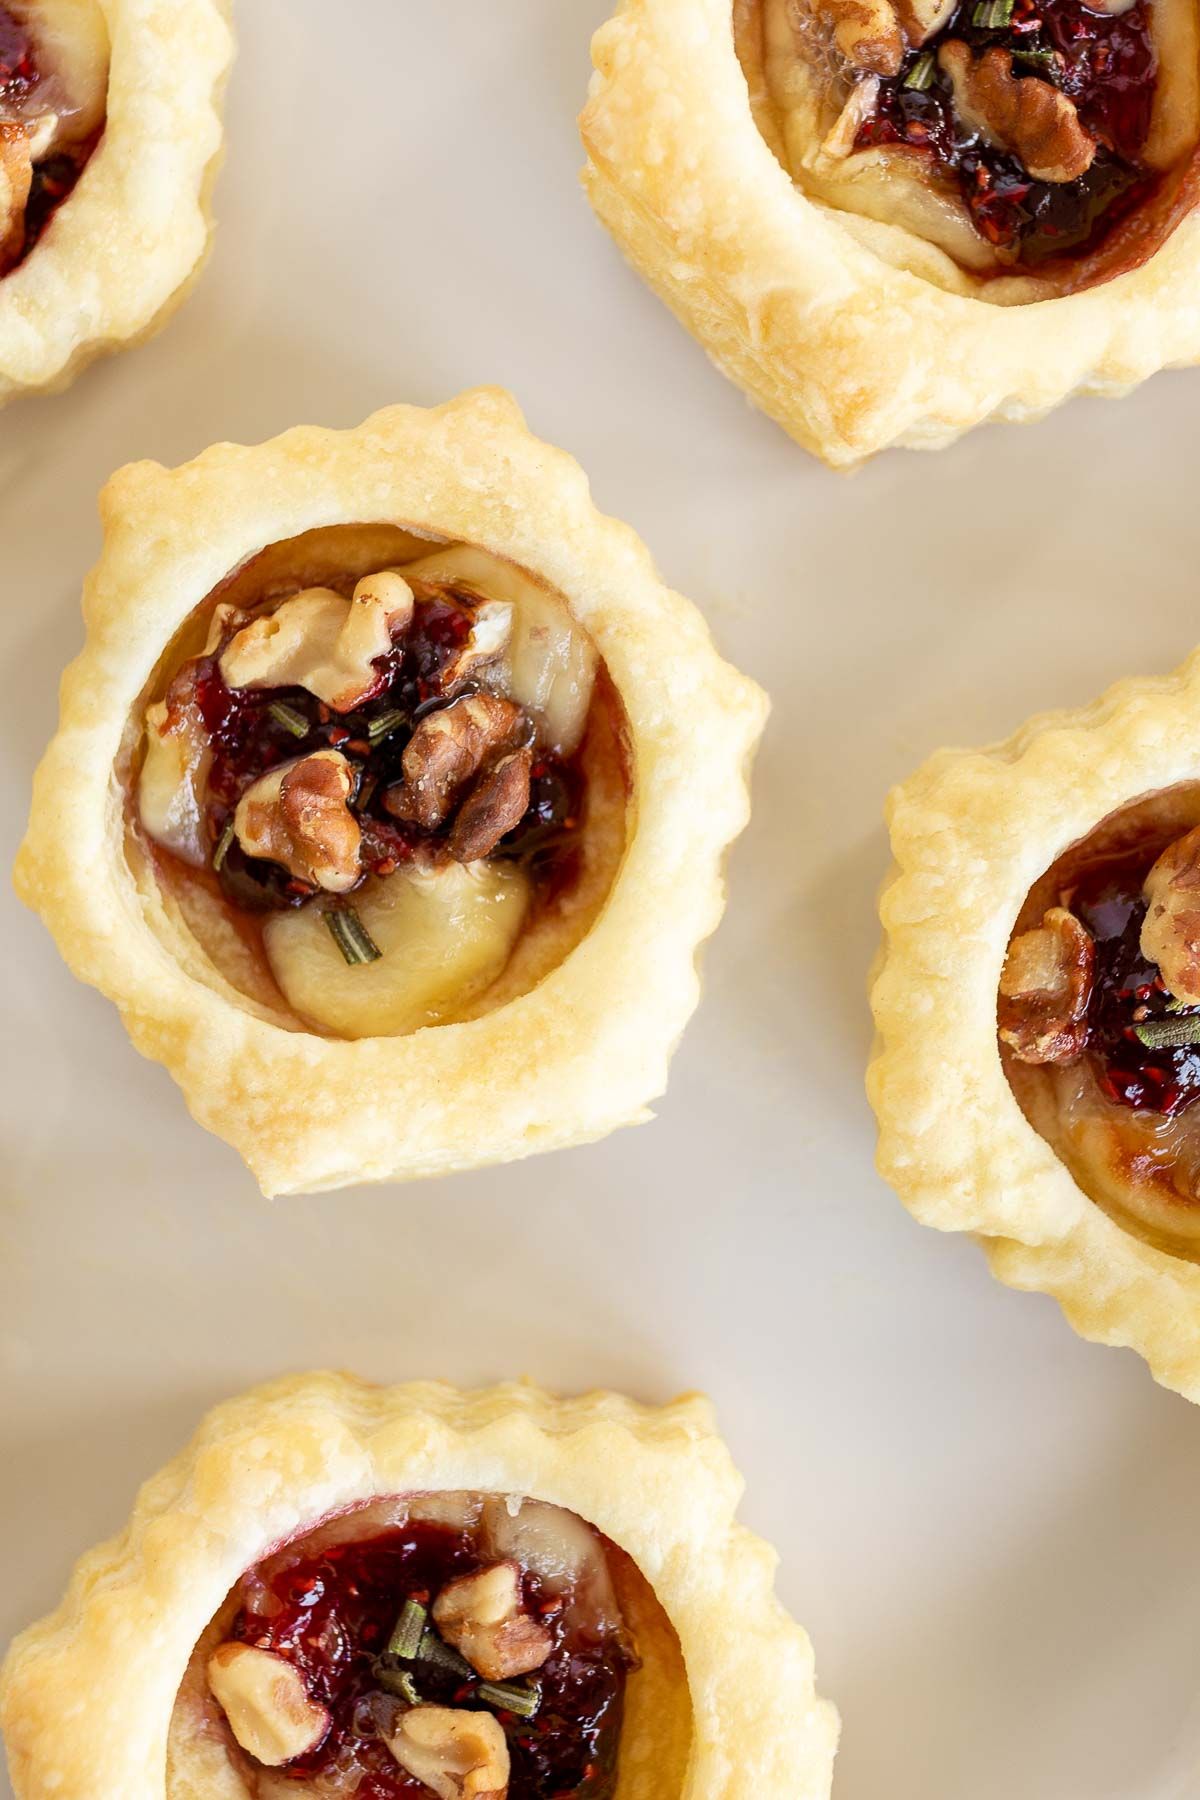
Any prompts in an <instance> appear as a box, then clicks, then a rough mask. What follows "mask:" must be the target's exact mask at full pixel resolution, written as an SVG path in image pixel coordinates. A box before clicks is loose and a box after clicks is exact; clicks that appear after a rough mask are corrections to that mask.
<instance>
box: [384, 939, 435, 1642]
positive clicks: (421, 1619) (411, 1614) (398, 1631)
mask: <svg viewBox="0 0 1200 1800" xmlns="http://www.w3.org/2000/svg"><path fill="white" fill-rule="evenodd" d="M378 954H379V953H378V951H376V955H378ZM428 1616H429V1615H428V1613H427V1612H426V1610H425V1608H424V1607H423V1606H422V1605H421V1603H420V1601H418V1600H406V1601H405V1602H404V1611H403V1612H402V1613H401V1614H400V1617H399V1618H398V1619H397V1620H396V1623H395V1626H394V1628H393V1630H392V1635H391V1637H390V1638H389V1639H388V1642H387V1653H388V1655H389V1656H399V1657H401V1658H402V1659H403V1660H404V1661H405V1662H411V1661H412V1659H413V1657H414V1656H415V1655H416V1654H417V1651H418V1650H419V1649H420V1648H421V1638H422V1635H423V1634H424V1631H425V1620H426V1619H427V1618H428Z"/></svg>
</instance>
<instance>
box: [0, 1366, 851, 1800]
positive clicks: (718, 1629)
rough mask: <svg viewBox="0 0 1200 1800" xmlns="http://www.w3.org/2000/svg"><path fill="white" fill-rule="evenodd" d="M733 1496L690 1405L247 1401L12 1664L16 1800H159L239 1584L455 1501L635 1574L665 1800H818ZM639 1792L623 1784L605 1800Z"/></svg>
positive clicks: (642, 1789)
mask: <svg viewBox="0 0 1200 1800" xmlns="http://www.w3.org/2000/svg"><path fill="white" fill-rule="evenodd" d="M742 1485H743V1484H742V1481H741V1478H740V1477H739V1476H738V1474H737V1471H736V1470H735V1468H734V1466H733V1463H732V1461H731V1459H730V1456H729V1452H728V1450H727V1449H726V1448H725V1445H724V1444H723V1442H722V1441H721V1439H720V1437H719V1436H718V1435H717V1432H716V1427H715V1423H714V1420H713V1416H712V1410H711V1407H710V1406H709V1403H708V1402H707V1401H706V1400H705V1399H703V1398H702V1397H700V1396H698V1395H689V1396H684V1397H683V1398H681V1399H679V1400H676V1401H674V1402H672V1403H670V1404H668V1405H666V1406H660V1407H650V1406H641V1405H638V1404H637V1403H635V1402H634V1401H632V1400H628V1399H626V1398H624V1397H622V1396H621V1395H617V1394H612V1393H602V1392H598V1393H591V1394H587V1395H584V1396H582V1397H580V1398H578V1399H557V1398H555V1397H553V1396H551V1395H549V1394H546V1393H544V1392H542V1391H541V1390H539V1389H537V1388H535V1387H532V1386H529V1385H526V1384H523V1383H506V1384H501V1385H499V1386H496V1387H492V1388H488V1389H483V1390H479V1391H476V1392H460V1391H458V1390H456V1389H454V1388H452V1387H450V1386H448V1385H446V1384H444V1383H439V1382H414V1383H409V1384H406V1385H403V1386H399V1387H393V1388H382V1387H374V1386H372V1385H371V1384H368V1383H366V1382H363V1381H360V1380H358V1379H357V1378H355V1377H353V1376H349V1375H341V1374H333V1373H317V1374H311V1375H300V1376H289V1377H285V1378H283V1379H281V1380H279V1381H276V1382H273V1383H270V1384H268V1385H266V1386H263V1387H261V1388H256V1389H253V1390H251V1391H250V1392H249V1393H246V1394H243V1395H240V1396H238V1397H237V1398H235V1399H232V1400H229V1401H226V1402H225V1403H223V1404H222V1405H220V1406H217V1407H216V1408H214V1409H213V1411H212V1412H210V1413H209V1414H208V1415H207V1417H206V1418H205V1420H204V1421H203V1422H202V1423H201V1425H200V1427H199V1429H198V1431H197V1432H196V1435H195V1436H194V1438H193V1439H192V1441H191V1443H190V1444H189V1445H188V1447H187V1448H186V1449H185V1450H184V1451H183V1452H182V1453H181V1454H180V1455H179V1456H177V1457H176V1458H175V1459H174V1461H173V1462H171V1463H169V1464H168V1465H167V1467H166V1468H164V1469H163V1470H162V1471H160V1473H159V1474H157V1475H156V1476H154V1477H153V1478H152V1479H151V1480H150V1481H148V1482H147V1483H146V1484H145V1485H144V1486H143V1487H142V1489H141V1491H140V1493H139V1494H138V1497H137V1501H136V1504H135V1507H134V1510H133V1515H132V1518H131V1519H130V1522H129V1524H128V1525H127V1527H126V1528H125V1530H124V1531H123V1532H122V1534H121V1535H120V1536H119V1537H116V1538H114V1539H112V1540H111V1541H109V1542H108V1543H105V1544H101V1545H99V1546H98V1547H97V1548H96V1549H94V1550H91V1551H89V1552H88V1553H87V1554H86V1555H84V1556H83V1557H82V1558H81V1559H80V1560H79V1562H78V1563H77V1564H76V1567H75V1570H74V1572H73V1574H72V1576H71V1580H70V1583H69V1585H68V1588H67V1591H66V1595H65V1597H64V1599H63V1601H62V1603H61V1604H60V1605H59V1607H58V1608H57V1609H56V1611H55V1612H53V1613H52V1614H50V1615H49V1617H47V1618H46V1619H43V1620H41V1621H40V1622H39V1623H37V1624H35V1625H32V1626H30V1627H29V1628H28V1629H27V1630H26V1631H24V1632H23V1633H22V1634H21V1635H20V1636H19V1637H18V1638H17V1639H16V1640H15V1642H14V1644H13V1645H12V1648H11V1649H10V1651H9V1654H8V1657H7V1660H6V1662H5V1665H4V1668H3V1670H2V1671H0V1723H2V1725H3V1730H4V1735H5V1740H6V1743H7V1747H8V1753H9V1759H10V1768H11V1771H12V1779H13V1786H14V1791H15V1793H16V1795H17V1800H50V1796H51V1795H53V1796H55V1797H56V1800H84V1797H85V1796H86V1795H92V1794H94V1793H96V1791H97V1785H98V1783H99V1784H100V1785H103V1787H104V1790H105V1792H108V1793H113V1794H116V1793H119V1794H121V1795H122V1797H123V1800H165V1796H166V1794H167V1793H168V1792H169V1789H168V1786H167V1782H168V1772H167V1757H166V1742H167V1734H168V1728H169V1724H170V1719H171V1715H172V1710H173V1708H174V1703H175V1697H176V1693H177V1691H178V1689H179V1685H180V1682H181V1680H182V1677H183V1674H184V1671H185V1668H186V1666H187V1663H188V1660H189V1658H190V1656H191V1654H192V1650H193V1648H194V1646H195V1644H196V1643H197V1642H198V1640H199V1639H200V1637H201V1635H202V1633H203V1632H204V1630H205V1628H206V1626H207V1625H208V1622H209V1620H210V1619H211V1618H212V1617H213V1616H214V1614H216V1612H217V1611H218V1609H219V1608H220V1606H221V1603H222V1601H223V1600H224V1599H225V1597H226V1595H227V1593H228V1592H229V1590H230V1589H231V1588H232V1587H233V1585H234V1583H235V1582H236V1581H237V1579H238V1577H239V1576H240V1575H241V1574H242V1573H243V1572H244V1571H245V1570H246V1569H247V1568H250V1567H252V1566H253V1565H254V1564H255V1563H256V1562H258V1561H260V1560H261V1559H262V1557H263V1556H264V1555H265V1554H266V1553H267V1552H268V1551H269V1550H270V1549H271V1548H272V1547H273V1546H274V1545H277V1544H278V1543H280V1542H282V1541H283V1540H285V1539H287V1538H290V1537H292V1536H293V1535H295V1534H296V1533H297V1532H298V1531H303V1530H304V1529H306V1528H307V1527H309V1526H311V1525H314V1524H316V1523H317V1522H318V1521H319V1519H320V1518H321V1517H323V1516H326V1515H327V1514H329V1513H330V1512H333V1511H336V1510H339V1509H341V1508H342V1507H344V1506H346V1505H352V1504H354V1503H355V1502H357V1501H361V1500H368V1499H373V1498H376V1497H381V1496H384V1495H389V1494H396V1493H404V1492H409V1491H429V1490H435V1491H436V1490H438V1489H443V1490H452V1489H464V1488H465V1489H470V1490H473V1491H483V1492H499V1493H520V1494H523V1495H526V1496H528V1497H529V1498H531V1499H538V1500H547V1501H550V1502H552V1503H553V1504H556V1505H560V1506H564V1507H566V1508H567V1509H568V1510H570V1511H572V1512H574V1513H577V1514H579V1515H580V1516H581V1517H583V1518H584V1519H587V1520H588V1521H589V1522H590V1523H592V1524H594V1525H595V1526H597V1527H598V1529H600V1530H601V1531H603V1532H604V1533H605V1535H606V1536H607V1537H609V1538H610V1539H612V1541H613V1542H615V1543H616V1544H618V1545H619V1546H620V1547H621V1548H622V1549H624V1550H625V1551H626V1552H627V1553H628V1554H629V1555H630V1556H631V1557H632V1558H633V1560H634V1562H635V1563H636V1564H637V1566H638V1567H639V1569H640V1570H641V1572H642V1574H643V1576H644V1577H645V1579H646V1580H647V1581H648V1582H649V1583H650V1585H651V1587H652V1588H653V1590H654V1592H655V1594H656V1596H657V1599H658V1601H659V1604H660V1606H661V1607H662V1609H663V1611H664V1613H665V1614H666V1616H667V1618H668V1619H669V1621H670V1623H671V1624H672V1626H673V1627H674V1629H675V1631H676V1633H677V1635H678V1638H679V1641H680V1645H681V1648H682V1650H683V1655H684V1660H685V1664H686V1669H687V1682H688V1690H689V1696H690V1700H691V1709H692V1721H693V1732H692V1740H691V1750H690V1754H689V1758H688V1764H687V1773H686V1776H685V1778H684V1781H683V1784H682V1788H681V1790H680V1800H717V1796H718V1795H720V1796H722V1797H723V1800H742V1797H743V1796H744V1797H745V1800H750V1797H751V1796H754V1797H755V1800H764V1797H768V1796H769V1797H771V1800H785V1797H790V1796H793V1795H796V1794H804V1795H806V1796H811V1797H812V1800H818V1797H819V1796H826V1795H828V1793H829V1788H830V1781H831V1774H832V1761H833V1753H834V1749H835V1745H836V1738H837V1729H838V1726H837V1714H836V1712H835V1710H834V1708H833V1706H832V1705H831V1704H830V1703H829V1702H828V1701H826V1700H822V1699H818V1698H817V1696H816V1692H815V1688H814V1674H813V1654H812V1647H811V1645H810V1643H809V1641H808V1638H807V1636H806V1635H805V1633H804V1631H803V1630H802V1628H801V1627H800V1626H799V1625H798V1624H797V1623H795V1622H794V1621H793V1620H792V1619H791V1618H790V1617H789V1616H788V1615H787V1614H786V1613H785V1612H784V1610H783V1608H782V1606H781V1605H780V1603H779V1601H778V1599H777V1598H776V1596H775V1593H774V1590H773V1582H774V1574H775V1568H776V1563H777V1560H778V1559H777V1557H776V1554H775V1552H774V1550H772V1549H771V1547H770V1546H769V1545H768V1544H766V1543H764V1542H763V1541H762V1540H761V1539H760V1538H758V1537H755V1536H754V1535H753V1534H752V1533H751V1532H749V1531H748V1530H747V1529H746V1528H745V1527H744V1526H742V1525H739V1524H738V1523H736V1521H735V1518H734V1514H735V1511H736V1508H737V1504H738V1501H739V1499H740V1497H741V1492H742ZM731 1616H736V1617H737V1620H738V1623H739V1629H738V1630H736V1631H730V1630H729V1628H728V1627H729V1621H730V1617H731ZM82 1692H86V1693H87V1694H88V1695H89V1699H90V1701H91V1702H92V1704H91V1705H89V1706H88V1707H87V1708H83V1707H81V1706H79V1704H78V1696H79V1694H80V1693H82ZM640 1760H641V1759H640V1758H639V1761H640ZM172 1775H174V1771H172ZM236 1785H237V1787H238V1788H239V1789H241V1788H242V1784H241V1783H240V1781H239V1782H238V1783H237V1784H236ZM243 1791H244V1789H243ZM648 1791H649V1790H648V1789H647V1787H646V1786H645V1785H644V1783H643V1781H642V1780H640V1779H638V1780H635V1781H633V1782H631V1783H629V1785H628V1787H627V1785H626V1783H625V1781H624V1780H623V1779H619V1781H618V1797H620V1796H622V1795H626V1796H627V1797H628V1800H634V1796H635V1795H638V1794H645V1793H647V1792H648Z"/></svg>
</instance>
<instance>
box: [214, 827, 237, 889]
mask: <svg viewBox="0 0 1200 1800" xmlns="http://www.w3.org/2000/svg"><path fill="white" fill-rule="evenodd" d="M232 842H233V819H232V818H229V819H227V820H226V822H225V829H224V831H223V832H222V833H221V835H220V837H219V838H218V839H217V847H216V849H215V850H214V851H213V853H212V866H213V869H214V870H215V872H216V873H217V874H218V875H219V874H220V872H221V868H222V865H223V864H224V861H225V858H226V857H227V856H228V855H229V846H230V844H232Z"/></svg>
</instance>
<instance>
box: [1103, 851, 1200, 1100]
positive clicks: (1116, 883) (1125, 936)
mask: <svg viewBox="0 0 1200 1800" xmlns="http://www.w3.org/2000/svg"><path fill="white" fill-rule="evenodd" d="M1167 841H1169V840H1166V841H1158V842H1154V843H1153V844H1150V845H1145V846H1143V847H1141V848H1139V849H1138V850H1136V851H1133V852H1127V853H1125V854H1124V855H1121V856H1117V857H1112V858H1108V859H1105V860H1104V861H1103V862H1099V863H1096V864H1093V865H1092V866H1091V867H1090V868H1088V869H1086V870H1085V871H1084V873H1083V874H1082V876H1081V878H1080V880H1079V883H1078V885H1077V886H1076V888H1075V891H1074V893H1073V894H1072V895H1071V911H1072V912H1073V913H1074V914H1075V916H1076V918H1077V919H1079V920H1080V921H1081V923H1082V924H1084V925H1086V926H1087V928H1088V930H1089V931H1090V932H1091V934H1092V936H1093V938H1094V939H1095V943H1096V970H1095V985H1094V988H1093V992H1092V999H1091V1004H1090V1006H1089V1008H1088V1041H1087V1055H1088V1056H1089V1057H1090V1058H1091V1059H1092V1063H1093V1066H1094V1068H1095V1071H1096V1078H1097V1081H1098V1083H1099V1085H1100V1088H1101V1090H1102V1091H1103V1092H1104V1093H1105V1094H1106V1095H1107V1096H1108V1098H1109V1099H1110V1100H1113V1101H1115V1102H1116V1103H1117V1104H1118V1105H1121V1106H1132V1107H1139V1108H1144V1109H1146V1110H1148V1111H1150V1112H1156V1113H1161V1114H1162V1115H1163V1117H1165V1118H1170V1117H1172V1116H1173V1115H1174V1114H1176V1113H1179V1112H1182V1111H1183V1110H1184V1109H1185V1108H1186V1107H1189V1106H1191V1104H1192V1103H1193V1101H1195V1100H1198V1099H1200V1044H1196V1045H1184V1046H1183V1047H1181V1048H1178V1049H1169V1048H1167V1049H1153V1050H1152V1049H1149V1048H1147V1046H1146V1045H1144V1044H1143V1043H1142V1042H1141V1040H1140V1039H1139V1038H1138V1037H1137V1036H1136V1034H1135V1032H1134V1029H1133V1027H1134V1024H1135V1023H1141V1022H1144V1021H1147V1020H1151V1019H1162V1018H1168V1017H1170V1016H1171V1015H1170V1014H1169V1013H1168V1010H1167V1002H1168V1000H1169V995H1168V994H1167V992H1166V990H1165V988H1164V986H1163V983H1162V979H1161V977H1160V976H1159V972H1158V969H1157V967H1156V965H1155V964H1154V963H1151V962H1147V960H1146V958H1145V957H1144V956H1143V954H1142V950H1141V944H1140V937H1141V930H1142V921H1143V919H1144V918H1145V916H1146V903H1145V901H1144V900H1143V898H1142V883H1143V881H1144V880H1145V877H1146V875H1147V873H1148V872H1149V870H1150V867H1151V865H1152V864H1153V863H1154V862H1155V861H1156V860H1157V858H1158V857H1159V855H1160V854H1161V853H1162V851H1163V850H1164V849H1165V848H1166V842H1167ZM1198 1035H1200V1032H1198Z"/></svg>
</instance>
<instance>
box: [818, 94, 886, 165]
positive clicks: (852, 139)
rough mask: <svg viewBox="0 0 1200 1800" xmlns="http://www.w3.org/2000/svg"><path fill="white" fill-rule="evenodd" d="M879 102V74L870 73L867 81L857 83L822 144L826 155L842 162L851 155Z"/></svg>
mask: <svg viewBox="0 0 1200 1800" xmlns="http://www.w3.org/2000/svg"><path fill="white" fill-rule="evenodd" d="M878 102H879V77H878V75H868V76H867V78H866V80H865V81H859V82H856V83H855V85H854V86H853V87H852V88H851V89H850V93H849V97H848V98H847V100H846V104H845V106H843V108H842V110H841V112H840V113H839V114H838V116H837V120H836V122H835V123H834V125H833V128H832V129H831V130H830V131H829V133H828V134H827V136H826V138H825V141H824V143H823V144H822V145H821V149H822V150H823V151H824V153H825V155H826V156H835V157H837V159H838V161H839V162H840V161H841V159H842V158H843V157H846V156H849V155H850V152H851V151H852V150H853V148H854V146H855V143H856V142H857V140H858V134H859V132H860V131H861V130H862V128H863V126H864V125H865V124H866V122H867V120H868V119H869V118H870V117H871V115H872V113H873V112H874V111H875V108H876V106H877V104H878Z"/></svg>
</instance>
